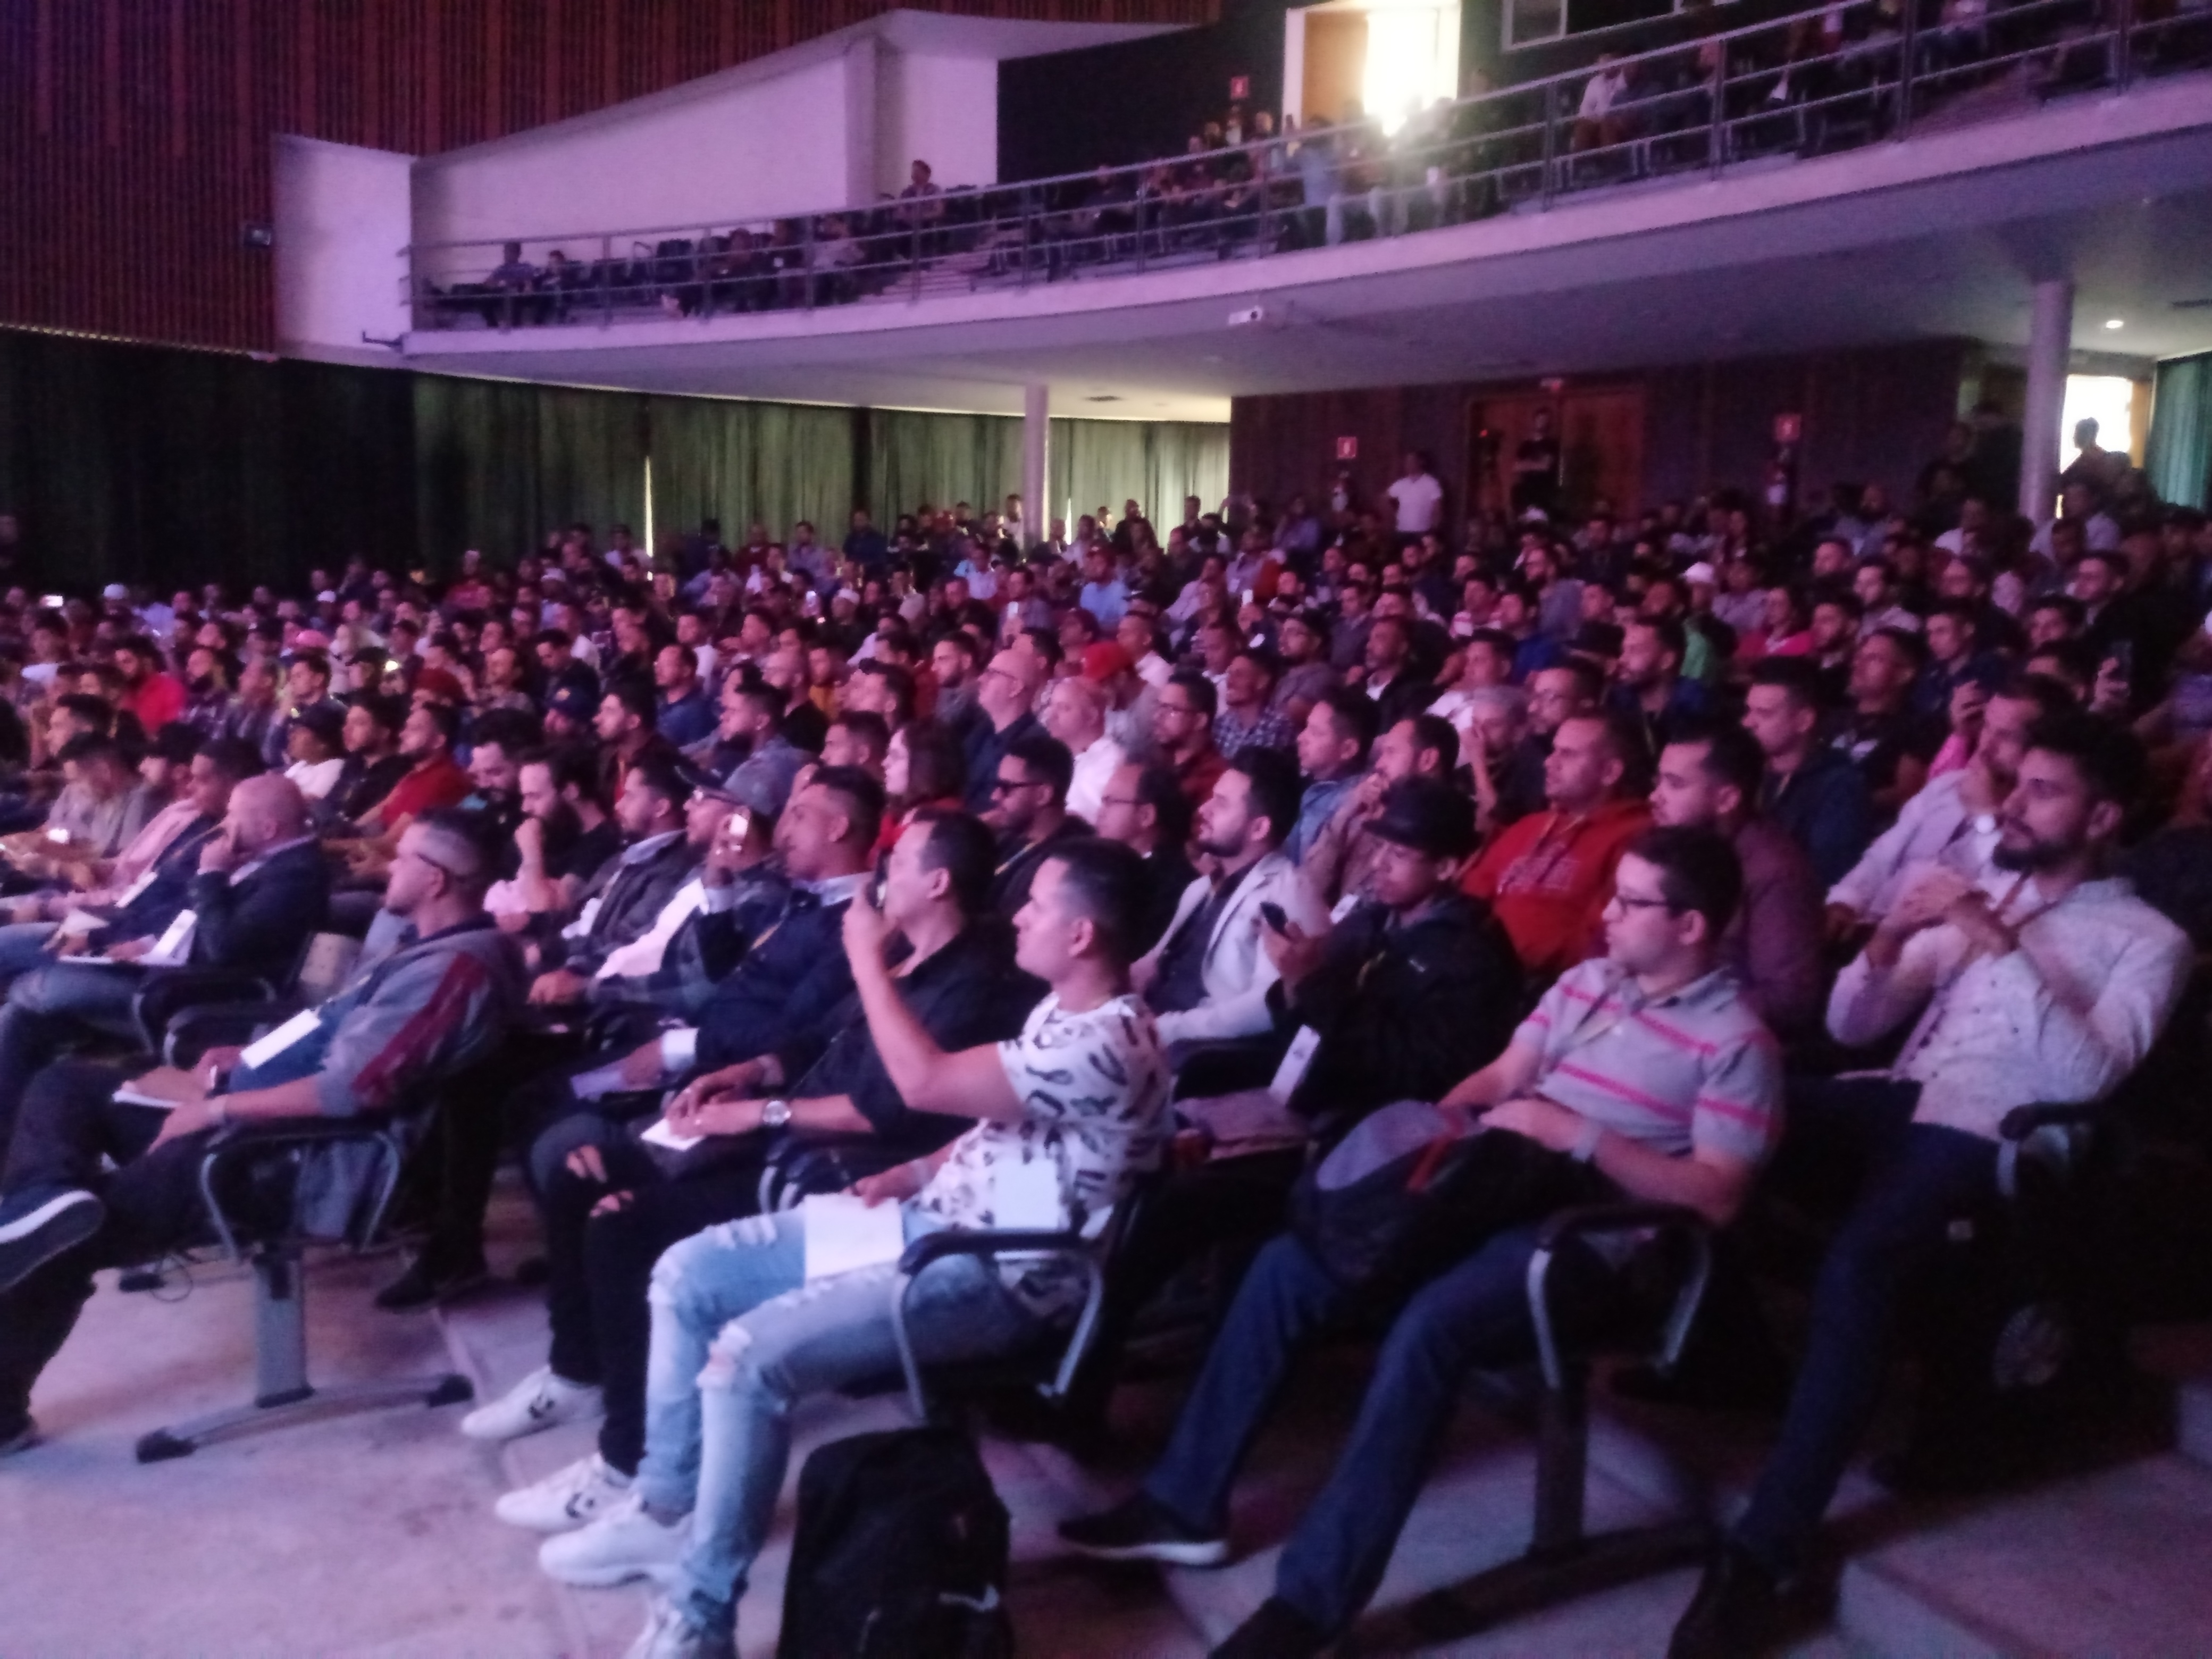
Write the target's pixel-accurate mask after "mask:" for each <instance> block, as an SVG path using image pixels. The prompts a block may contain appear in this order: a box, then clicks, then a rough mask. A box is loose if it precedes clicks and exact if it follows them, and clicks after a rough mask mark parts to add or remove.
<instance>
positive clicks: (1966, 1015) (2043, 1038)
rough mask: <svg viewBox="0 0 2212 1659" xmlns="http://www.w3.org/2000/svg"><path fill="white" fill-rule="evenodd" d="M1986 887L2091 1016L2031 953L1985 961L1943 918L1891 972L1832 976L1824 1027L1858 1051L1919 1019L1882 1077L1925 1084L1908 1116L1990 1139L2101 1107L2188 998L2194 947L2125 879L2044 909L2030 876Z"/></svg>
mask: <svg viewBox="0 0 2212 1659" xmlns="http://www.w3.org/2000/svg"><path fill="white" fill-rule="evenodd" d="M2015 887H2017V891H2015ZM1981 888H1982V890H1983V891H1984V892H1985V893H1987V894H1989V895H1990V906H1991V908H1993V909H1996V910H1997V911H1998V914H1999V915H2000V918H2001V919H2002V920H2003V921H2006V922H2007V923H2008V925H2009V926H2011V927H2014V928H2015V930H2016V931H2017V932H2018V933H2019V934H2020V936H2021V939H2024V940H2026V941H2027V942H2029V943H2031V944H2033V945H2034V946H2035V947H2036V950H2037V953H2038V956H2039V957H2040V958H2041V960H2043V961H2044V962H2045V963H2051V964H2054V966H2053V967H2052V968H2051V969H2049V970H2048V971H2051V972H2057V973H2063V974H2064V975H2067V976H2068V977H2069V980H2070V981H2071V983H2070V985H2069V1000H2070V1001H2072V1002H2074V1003H2076V1004H2086V1005H2087V1006H2088V1008H2089V1014H2088V1018H2087V1019H2086V1020H2084V1019H2082V1018H2080V1017H2078V1016H2077V1015H2075V1013H2074V1012H2072V1010H2071V1009H2070V1008H2069V1007H2068V1006H2064V1005H2062V1004H2061V1003H2060V1001H2059V1000H2058V999H2057V997H2055V996H2053V995H2052V994H2051V987H2050V985H2049V984H2048V983H2047V982H2046V981H2045V977H2044V974H2045V971H2046V970H2045V969H2039V968H2037V967H2035V966H2034V965H2033V964H2032V963H2030V962H2029V960H2028V957H2027V952H2026V951H2010V952H2008V953H2007V954H2006V955H2004V956H2002V957H1988V956H1982V955H1978V954H1977V953H1975V952H1974V951H1972V947H1971V946H1969V945H1968V944H1967V942H1966V935H1965V934H1964V933H1960V931H1959V930H1958V929H1957V928H1956V927H1952V926H1951V925H1950V924H1948V923H1945V924H1943V925H1942V926H1940V927H1929V928H1926V929H1924V930H1923V931H1922V932H1920V933H1915V934H1914V935H1913V936H1912V937H1911V939H1908V940H1907V941H1906V942H1905V950H1904V953H1903V954H1902V956H1900V957H1899V960H1898V963H1897V965H1896V966H1895V967H1894V968H1893V969H1890V970H1889V971H1888V972H1887V973H1886V974H1881V973H1876V972H1875V970H1874V969H1872V968H1871V967H1869V965H1868V963H1867V959H1866V956H1865V954H1864V953H1863V952H1862V953H1861V954H1860V956H1859V957H1858V958H1857V960H1856V961H1854V962H1853V963H1851V964H1850V967H1848V968H1846V969H1844V971H1843V974H1842V975H1841V976H1840V977H1839V978H1838V980H1837V981H1836V988H1835V992H1834V994H1833V995H1832V996H1831V997H1830V998H1829V1000H1828V1030H1829V1031H1830V1032H1831V1033H1832V1035H1833V1036H1835V1038H1836V1040H1837V1041H1838V1042H1843V1043H1847V1044H1850V1045H1851V1046H1854V1047H1857V1046H1858V1045H1861V1044H1863V1043H1868V1042H1873V1041H1875V1039H1876V1038H1878V1037H1880V1036H1883V1035H1885V1034H1887V1032H1889V1031H1892V1030H1895V1029H1896V1028H1897V1027H1898V1026H1899V1025H1900V1024H1903V1023H1904V1022H1905V1020H1907V1019H1909V1018H1912V1016H1913V1015H1914V1013H1915V1012H1916V1011H1917V1012H1918V1013H1919V1018H1918V1021H1917V1024H1915V1025H1914V1027H1913V1030H1912V1035H1911V1037H1910V1038H1909V1039H1907V1041H1906V1042H1905V1048H1904V1050H1903V1052H1901V1053H1900V1054H1899V1055H1898V1057H1897V1063H1896V1064H1895V1065H1894V1066H1892V1067H1891V1068H1890V1069H1889V1073H1888V1075H1890V1076H1892V1077H1896V1078H1901V1079H1910V1080H1911V1081H1913V1082H1916V1083H1917V1084H1919V1085H1920V1102H1919V1104H1918V1106H1917V1108H1916V1109H1915V1110H1914V1112H1913V1121H1914V1122H1916V1123H1929V1124H1936V1125H1939V1126H1941V1127H1947V1128H1953V1129H1960V1130H1963V1131H1964V1132H1966V1133H1968V1134H1974V1135H1980V1136H1982V1137H1983V1138H1984V1139H1990V1140H1994V1139H1996V1138H1997V1125H1998V1124H1999V1123H2000V1122H2001V1121H2002V1119H2003V1117H2004V1115H2005V1114H2006V1113H2007V1112H2008V1111H2010V1110H2011V1109H2013V1108H2014V1107H2015V1106H2027V1105H2032V1104H2034V1103H2037V1102H2039V1101H2055V1102H2063V1103H2077V1102H2090V1101H2095V1100H2099V1099H2101V1098H2102V1097H2104V1096H2106V1094H2108V1093H2110V1092H2111V1091H2112V1090H2113V1089H2114V1088H2116V1087H2117V1086H2118V1085H2119V1083H2120V1081H2121V1080H2122V1079H2124V1078H2125V1077H2126V1076H2127V1075H2128V1073H2130V1072H2132V1071H2134V1070H2135V1068H2136V1066H2139V1065H2140V1064H2142V1058H2143V1056H2144V1055H2145V1054H2148V1052H2149V1051H2150V1046H2151V1043H2152V1042H2153V1041H2154V1039H2155V1038H2156V1037H2157V1036H2158V1034H2159V1032H2160V1030H2162V1029H2163V1028H2164V1026H2165V1024H2166V1019H2167V1018H2168V1016H2170V1015H2171V1014H2172V1012H2173V1007H2174V1005H2175V1003H2177V1002H2179V1000H2180V999H2181V991H2182V987H2183V985H2184V983H2185V981H2187V979H2188V977H2189V969H2190V961H2191V951H2190V945H2189V937H2188V935H2187V934H2185V933H2183V932H2182V931H2181V930H2180V929H2179V927H2175V926H2174V925H2173V924H2172V922H2170V921H2167V920H2166V918H2165V917H2164V916H2162V915H2159V913H2158V912H2157V911H2155V910H2154V909H2152V908H2150V906H2148V904H2145V903H2144V902H2142V900H2141V899H2138V898H2137V897H2136V896H2135V890H2134V889H2133V888H2132V887H2130V885H2129V884H2127V883H2126V882H2125V881H2123V880H2119V879H2118V878H2112V879H2107V880H2104V881H2087V882H2083V883H2082V884H2081V885H2080V886H2079V887H2076V888H2075V890H2073V891H2072V892H2070V893H2069V894H2068V895H2067V896H2065V897H2064V898H2063V899H2061V900H2060V901H2059V902H2057V904H2054V905H2051V906H2049V907H2048V908H2039V907H2041V906H2042V903H2043V901H2042V899H2041V898H2040V897H2039V896H2038V893H2037V890H2036V887H2035V884H2034V882H2033V878H2030V879H2029V880H2028V881H2027V882H2025V883H2022V882H2021V880H2020V878H2018V877H2015V876H2013V875H2010V874H2008V873H2006V872H1997V873H1996V874H1995V875H1993V876H1991V877H1990V878H1989V879H1987V880H1985V881H1984V882H1983V883H1982V884H1981ZM2008 897H2009V899H2010V902H2009V904H2008V903H2007V900H2008ZM2023 917H2024V918H2026V920H2025V921H2022V920H2021V919H2022V918H2023Z"/></svg>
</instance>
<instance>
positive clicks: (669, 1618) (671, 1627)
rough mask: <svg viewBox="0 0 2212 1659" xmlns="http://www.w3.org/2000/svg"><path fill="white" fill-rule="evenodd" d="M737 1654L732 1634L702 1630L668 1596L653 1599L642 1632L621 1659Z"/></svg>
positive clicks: (706, 1658) (717, 1658)
mask: <svg viewBox="0 0 2212 1659" xmlns="http://www.w3.org/2000/svg"><path fill="white" fill-rule="evenodd" d="M737 1650H738V1640H737V1633H736V1632H733V1631H721V1632H713V1631H708V1630H705V1629H702V1627H701V1626H697V1625H695V1624H693V1623H692V1622H691V1620H690V1618H689V1617H688V1616H687V1615H686V1614H685V1613H684V1609H683V1608H681V1607H678V1606H677V1605H676V1603H675V1602H674V1601H671V1600H670V1599H669V1598H668V1597H667V1596H665V1595H656V1596H654V1597H653V1607H652V1610H651V1611H650V1612H648V1613H647V1614H646V1616H645V1629H644V1630H643V1631H642V1632H640V1633H639V1635H638V1638H637V1640H636V1641H635V1642H633V1643H631V1644H629V1650H628V1651H627V1652H625V1653H624V1654H623V1659H735V1656H736V1654H737Z"/></svg>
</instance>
